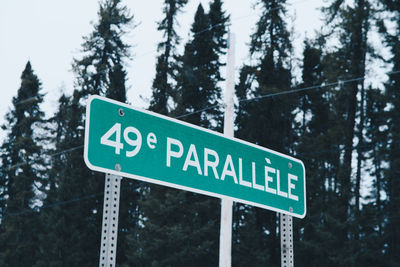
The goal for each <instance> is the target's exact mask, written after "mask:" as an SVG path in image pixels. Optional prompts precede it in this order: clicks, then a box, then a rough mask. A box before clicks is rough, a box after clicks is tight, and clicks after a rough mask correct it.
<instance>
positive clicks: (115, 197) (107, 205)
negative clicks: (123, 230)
mask: <svg viewBox="0 0 400 267" xmlns="http://www.w3.org/2000/svg"><path fill="white" fill-rule="evenodd" d="M116 168H117V169H118V166H116ZM121 179H122V177H121V176H117V175H112V174H109V173H107V174H106V177H105V186H104V205H103V224H102V229H101V246H100V261H99V266H100V267H105V266H107V267H114V266H115V260H116V257H117V255H116V254H117V236H118V213H119V195H120V185H121Z"/></svg>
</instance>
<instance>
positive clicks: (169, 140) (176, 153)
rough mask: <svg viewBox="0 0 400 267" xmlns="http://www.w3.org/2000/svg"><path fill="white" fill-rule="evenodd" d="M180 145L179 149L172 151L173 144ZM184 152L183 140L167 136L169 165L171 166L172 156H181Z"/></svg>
mask: <svg viewBox="0 0 400 267" xmlns="http://www.w3.org/2000/svg"><path fill="white" fill-rule="evenodd" d="M172 145H175V146H178V148H179V150H178V151H172V150H171V146H172ZM182 154H183V146H182V143H181V141H179V140H177V139H173V138H169V137H167V167H171V157H174V158H180V157H182Z"/></svg>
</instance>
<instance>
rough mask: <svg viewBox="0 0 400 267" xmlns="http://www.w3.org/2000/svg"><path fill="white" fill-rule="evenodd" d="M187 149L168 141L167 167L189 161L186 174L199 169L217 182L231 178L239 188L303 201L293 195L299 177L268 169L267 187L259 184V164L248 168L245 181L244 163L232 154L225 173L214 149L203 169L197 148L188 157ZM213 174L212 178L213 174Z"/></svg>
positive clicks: (205, 153) (206, 151)
mask: <svg viewBox="0 0 400 267" xmlns="http://www.w3.org/2000/svg"><path fill="white" fill-rule="evenodd" d="M184 151H185V150H184V147H183V144H182V142H181V141H179V140H178V139H174V138H170V137H167V150H166V166H167V167H175V165H176V164H177V163H175V165H174V166H173V165H172V163H173V159H174V158H175V159H180V158H182V157H184V158H185V160H184V163H183V165H182V164H181V167H180V166H178V168H181V169H182V171H187V170H188V168H189V167H192V168H195V169H196V171H197V174H198V175H203V176H211V175H212V176H214V178H215V179H219V180H221V181H224V180H225V179H227V177H228V176H229V177H231V179H232V180H233V182H234V183H235V184H238V185H240V186H245V187H249V188H254V189H256V190H261V191H265V192H268V193H270V194H275V195H278V196H281V197H284V198H289V199H292V200H294V201H298V199H299V197H298V196H297V195H295V194H294V193H293V191H294V190H295V189H296V182H297V181H298V177H297V176H296V175H294V174H291V173H288V174H287V177H285V178H283V177H281V174H280V170H278V169H275V168H273V167H271V166H267V165H266V166H264V177H263V178H264V179H262V180H264V184H261V183H257V180H258V179H257V176H256V174H257V173H256V162H251V164H250V166H249V167H248V168H249V169H251V178H250V179H245V178H244V177H243V159H242V158H240V157H238V158H237V159H236V160H233V159H232V156H231V155H230V154H227V155H226V157H225V160H224V161H223V162H224V163H223V167H222V171H220V172H218V169H220V170H221V166H222V164H221V165H220V163H221V162H220V156H219V154H218V153H217V152H216V151H215V150H213V149H210V148H204V149H203V151H202V152H203V153H202V155H203V166H201V163H200V160H199V155H198V152H197V149H196V146H195V145H194V144H190V146H189V149H187V152H186V155H184ZM265 162H266V163H267V164H269V165H271V160H270V159H268V158H265ZM211 173H212V174H211ZM282 179H286V180H287V188H286V190H284V189H282V188H281V184H282V182H281V181H282Z"/></svg>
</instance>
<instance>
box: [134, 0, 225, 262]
mask: <svg viewBox="0 0 400 267" xmlns="http://www.w3.org/2000/svg"><path fill="white" fill-rule="evenodd" d="M219 7H220V6H219ZM210 12H211V10H210ZM220 14H223V12H220ZM216 19H217V18H216ZM219 21H226V20H224V19H223V18H219ZM210 23H211V21H210V18H209V14H206V13H205V12H204V9H203V7H202V6H201V5H199V7H198V9H197V12H196V14H195V19H194V23H193V25H192V29H191V32H192V34H193V38H192V40H190V41H189V42H188V43H187V44H186V46H185V52H184V55H183V56H182V57H181V58H180V62H179V72H178V73H179V75H178V77H177V88H178V94H177V95H175V100H176V101H177V107H176V109H175V110H173V111H172V112H171V113H170V114H171V115H175V116H177V115H182V114H185V113H187V112H190V111H194V110H200V109H204V107H207V106H210V105H216V104H217V103H218V101H219V98H220V91H221V90H220V88H219V87H218V86H217V83H218V81H220V77H221V76H220V74H219V67H220V66H221V63H220V60H219V55H218V54H217V51H220V52H221V53H222V52H223V48H218V47H217V45H216V44H215V43H214V40H215V41H216V40H219V39H221V38H224V37H223V36H219V37H218V38H217V34H216V33H215V34H214V33H213V32H212V30H211V29H210V25H211V24H210ZM220 26H221V27H222V28H225V27H226V26H225V25H224V24H221V25H220ZM225 32H226V30H225ZM213 36H216V37H215V39H214V38H213ZM225 37H226V36H225ZM217 48H218V49H217ZM153 96H154V95H153ZM183 120H186V121H189V122H192V123H195V124H197V125H200V126H203V127H212V128H214V129H215V128H216V127H220V126H221V112H220V111H219V108H218V107H214V108H212V109H211V110H205V111H202V112H199V113H196V114H194V115H190V116H185V117H183ZM150 188H151V191H150V193H149V194H148V196H147V197H146V199H145V201H144V202H143V203H142V207H143V209H144V217H145V218H146V219H145V220H144V222H143V224H144V228H143V231H142V233H141V236H140V238H142V239H143V248H142V251H141V253H139V254H140V255H141V258H142V261H141V263H140V264H139V265H141V266H148V265H154V266H158V265H160V266H205V265H207V266H214V265H216V264H217V262H218V240H219V238H218V236H219V235H218V233H219V223H218V222H219V200H217V199H214V198H210V197H205V196H201V195H198V194H194V193H188V192H185V191H178V190H175V189H166V188H162V187H160V186H151V187H150ZM149 240H151V242H150V241H149Z"/></svg>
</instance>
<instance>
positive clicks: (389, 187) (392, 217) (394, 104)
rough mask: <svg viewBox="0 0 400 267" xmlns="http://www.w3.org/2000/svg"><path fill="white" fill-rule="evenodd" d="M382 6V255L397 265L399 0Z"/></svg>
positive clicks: (399, 258) (399, 242) (399, 234)
mask: <svg viewBox="0 0 400 267" xmlns="http://www.w3.org/2000/svg"><path fill="white" fill-rule="evenodd" d="M381 2H382V3H383V4H384V7H385V8H386V9H387V10H388V11H390V12H391V13H392V21H393V22H394V23H395V27H394V31H395V33H394V34H391V33H390V32H389V31H388V30H387V29H386V28H384V27H383V26H384V25H385V24H384V23H381V24H382V25H381V28H382V32H383V34H384V37H385V41H386V43H387V45H388V47H389V48H390V51H391V58H390V62H391V63H392V66H393V67H392V68H393V69H392V70H393V73H392V74H390V73H389V74H388V76H389V80H388V82H387V83H386V84H385V90H386V91H385V93H386V97H387V101H388V106H389V107H390V108H389V110H388V130H387V131H388V147H389V148H388V150H389V151H388V153H387V156H388V159H387V161H388V169H387V171H386V172H385V174H386V175H385V179H387V180H386V183H385V184H386V185H385V187H386V190H385V192H386V194H387V204H386V205H385V209H384V211H385V212H384V213H385V214H386V216H387V218H384V222H385V224H386V225H384V233H385V243H386V245H387V249H386V250H385V256H386V257H387V258H388V259H389V264H388V265H392V266H395V265H398V264H399V263H400V230H399V228H398V225H399V223H400V216H399V212H398V209H397V208H396V207H399V205H400V183H399V177H400V176H399V170H400V142H399V140H400V115H399V110H400V91H399V90H398V88H399V85H400V74H399V73H398V72H397V71H399V70H400V38H399V36H400V35H399V33H400V17H399V12H400V2H399V1H397V0H396V1H389V0H382V1H381Z"/></svg>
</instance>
